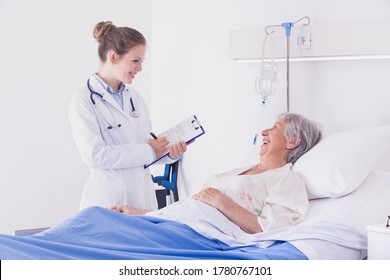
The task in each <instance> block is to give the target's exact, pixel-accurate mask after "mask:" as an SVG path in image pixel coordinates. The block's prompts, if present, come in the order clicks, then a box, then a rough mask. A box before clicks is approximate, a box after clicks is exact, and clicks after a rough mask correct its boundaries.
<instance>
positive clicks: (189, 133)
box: [144, 115, 205, 168]
mask: <svg viewBox="0 0 390 280" xmlns="http://www.w3.org/2000/svg"><path fill="white" fill-rule="evenodd" d="M204 133H205V131H204V129H203V126H202V125H201V123H200V121H199V119H198V118H197V117H196V116H195V115H193V116H191V117H189V118H188V119H185V120H184V121H182V122H181V123H178V124H177V125H175V126H173V127H171V128H170V129H168V130H166V131H164V132H163V133H160V134H159V135H157V138H160V137H166V138H167V139H168V142H169V144H168V146H167V150H166V152H165V153H164V154H163V155H162V156H160V157H159V158H157V159H156V160H154V161H153V162H151V163H149V164H145V165H144V168H148V167H149V166H151V165H152V164H154V163H156V162H157V161H159V160H160V159H162V158H163V157H165V156H167V155H168V153H169V151H168V149H169V147H170V146H171V145H173V144H174V143H176V142H178V141H184V142H186V144H188V143H189V142H191V141H192V140H195V139H196V138H198V137H199V136H201V135H203V134H204Z"/></svg>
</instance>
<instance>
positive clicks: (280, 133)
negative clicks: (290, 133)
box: [260, 119, 288, 160]
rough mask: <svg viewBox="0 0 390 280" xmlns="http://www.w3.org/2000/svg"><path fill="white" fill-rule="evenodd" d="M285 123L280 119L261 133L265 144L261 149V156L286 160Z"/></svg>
mask: <svg viewBox="0 0 390 280" xmlns="http://www.w3.org/2000/svg"><path fill="white" fill-rule="evenodd" d="M284 126H285V122H284V120H283V119H279V120H278V121H277V122H276V123H275V124H274V125H273V126H272V127H271V128H268V129H265V130H263V131H262V132H261V135H262V136H263V144H262V145H261V149H260V156H270V157H275V159H280V160H282V159H284V158H285V156H286V154H287V152H288V150H287V139H286V137H285V136H284Z"/></svg>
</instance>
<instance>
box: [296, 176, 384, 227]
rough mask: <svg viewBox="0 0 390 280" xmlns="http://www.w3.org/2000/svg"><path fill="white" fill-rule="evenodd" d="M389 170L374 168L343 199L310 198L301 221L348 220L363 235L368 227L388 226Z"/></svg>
mask: <svg viewBox="0 0 390 280" xmlns="http://www.w3.org/2000/svg"><path fill="white" fill-rule="evenodd" d="M389 183H390V172H386V171H382V170H378V169H374V170H373V171H372V172H371V173H370V174H369V175H368V176H367V178H366V179H365V180H364V181H363V182H362V184H361V185H360V187H359V188H358V189H357V190H356V191H354V192H353V193H351V194H349V195H346V196H343V197H340V198H321V199H313V200H311V201H310V207H309V211H308V212H307V214H306V217H305V219H304V220H303V221H301V223H307V222H310V221H312V220H316V219H319V218H325V217H333V218H339V219H344V220H347V221H349V222H351V223H353V224H354V225H356V226H357V227H358V228H359V229H360V230H361V231H362V232H363V233H364V234H367V232H366V226H368V225H374V224H383V225H386V222H387V215H389V214H390V203H389V197H390V184H389Z"/></svg>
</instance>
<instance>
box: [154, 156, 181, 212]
mask: <svg viewBox="0 0 390 280" xmlns="http://www.w3.org/2000/svg"><path fill="white" fill-rule="evenodd" d="M178 171H179V160H178V161H176V162H174V163H171V164H166V165H165V169H164V175H163V176H153V175H152V180H153V183H156V184H157V185H159V186H162V187H164V188H163V189H158V190H156V197H157V203H158V209H161V208H163V207H165V206H167V204H168V203H167V199H168V198H170V197H171V194H172V197H173V201H174V202H176V201H178V200H179V193H178V189H177V176H178Z"/></svg>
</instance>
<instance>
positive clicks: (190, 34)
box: [152, 0, 390, 195]
mask: <svg viewBox="0 0 390 280" xmlns="http://www.w3.org/2000/svg"><path fill="white" fill-rule="evenodd" d="M178 11H180V12H178ZM303 16H309V17H310V19H311V22H312V23H313V24H315V23H329V22H344V21H359V20H379V19H390V1H387V0H373V1H354V0H344V1H338V0H330V1H311V0H295V1H286V0H274V1H266V0H228V1H226V0H212V1H210V0H197V1H195V0H164V1H154V9H153V40H154V45H153V63H152V66H153V67H152V92H153V98H152V113H153V118H154V126H155V127H158V129H161V130H163V129H165V128H166V127H167V126H168V125H169V124H173V123H174V122H176V121H178V120H180V119H183V118H184V117H186V116H188V115H190V114H197V115H198V117H199V119H200V120H201V121H202V122H203V125H204V128H205V130H206V134H205V135H204V136H202V137H201V138H199V139H198V140H197V141H196V143H194V144H193V145H192V146H190V148H189V151H188V153H187V155H186V156H185V158H184V160H183V164H182V168H183V169H184V170H182V172H181V173H180V174H179V177H180V176H181V179H185V182H182V185H181V186H180V187H181V190H182V195H189V194H190V193H193V192H195V191H197V190H198V189H199V188H200V187H201V186H202V184H203V182H204V180H205V179H206V178H207V177H208V176H209V175H211V174H213V173H216V172H220V171H225V170H227V169H230V168H232V167H235V166H239V165H243V164H247V163H249V162H256V161H257V160H258V156H257V150H258V147H253V145H251V141H252V138H253V135H254V133H255V132H256V131H258V130H260V129H261V128H265V127H267V126H268V125H270V124H272V123H273V121H274V120H275V119H274V118H275V116H276V114H277V113H279V112H281V111H284V110H285V108H286V107H285V88H286V78H285V73H286V67H285V64H283V63H279V64H278V66H279V72H278V73H279V74H278V90H277V92H276V94H275V95H274V96H272V97H271V98H270V101H269V103H268V105H267V106H266V108H265V109H264V112H263V113H262V116H263V117H262V118H260V117H259V115H260V109H259V108H260V106H261V105H260V98H259V96H258V95H256V93H255V91H254V78H255V77H256V76H257V75H258V73H259V68H260V65H259V64H239V63H236V62H233V61H230V60H229V31H230V30H236V29H240V28H251V27H261V26H266V25H273V24H281V23H282V22H287V21H295V20H298V19H300V18H302V17H303ZM329 39H330V40H335V39H336V40H337V38H329ZM362 40H364V34H362ZM389 67H390V60H387V61H352V62H351V61H345V62H340V61H337V62H336V61H330V62H305V63H294V64H291V69H290V70H291V73H290V79H291V82H290V92H291V99H292V100H291V111H296V112H300V113H302V114H304V115H307V116H309V117H311V118H313V119H315V120H317V121H321V123H322V124H323V125H324V127H325V129H327V130H339V129H345V128H347V127H353V126H358V125H368V124H369V123H368V120H370V119H371V118H370V117H371V115H375V116H376V122H377V123H381V122H382V123H385V122H387V123H390V120H389V119H382V120H381V116H380V114H381V113H380V112H381V110H382V112H383V110H386V109H385V107H384V106H387V105H385V104H390V96H389V94H387V93H388V92H389V90H390V88H389V84H388V82H387V80H388V78H387V75H388V73H389V70H388V69H390V68H389ZM365 104H366V106H365ZM346 105H348V107H346ZM357 105H359V106H357ZM333 109H334V115H332V114H331V112H332V111H333ZM362 109H364V110H362ZM347 112H348V113H347ZM363 114H365V116H368V118H362V117H361V116H362V115H363ZM356 116H360V117H358V118H356ZM387 116H388V115H387ZM362 119H363V121H362ZM365 122H366V123H365ZM156 130H157V128H156ZM183 177H185V178H183ZM184 189H185V190H184Z"/></svg>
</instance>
